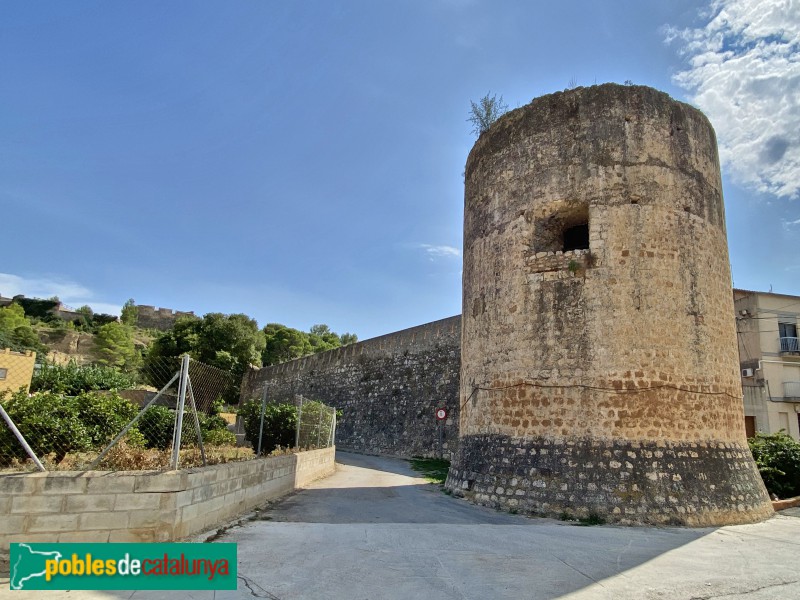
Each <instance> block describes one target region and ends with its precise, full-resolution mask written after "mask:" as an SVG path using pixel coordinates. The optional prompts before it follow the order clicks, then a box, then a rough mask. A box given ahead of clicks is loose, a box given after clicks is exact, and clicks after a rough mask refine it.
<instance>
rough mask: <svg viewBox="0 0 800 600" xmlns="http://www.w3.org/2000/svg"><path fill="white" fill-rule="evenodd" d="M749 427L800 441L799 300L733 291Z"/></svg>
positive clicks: (752, 432) (746, 291)
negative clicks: (784, 432)
mask: <svg viewBox="0 0 800 600" xmlns="http://www.w3.org/2000/svg"><path fill="white" fill-rule="evenodd" d="M733 301H734V307H735V310H736V331H737V333H738V339H739V361H740V367H741V371H742V389H743V392H744V414H745V429H746V430H747V435H748V437H750V436H753V435H755V433H756V431H762V432H764V433H775V432H777V431H780V430H784V431H786V433H788V434H789V435H791V436H792V437H793V438H795V439H798V440H800V345H798V328H800V297H798V296H787V295H785V294H773V293H769V292H753V291H748V290H736V289H735V290H733Z"/></svg>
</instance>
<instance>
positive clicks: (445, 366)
mask: <svg viewBox="0 0 800 600" xmlns="http://www.w3.org/2000/svg"><path fill="white" fill-rule="evenodd" d="M460 323H461V319H460V317H458V316H456V317H450V318H448V319H443V320H441V321H435V322H433V323H428V324H426V325H420V326H419V327H412V328H411V329H406V330H403V331H399V332H397V333H392V334H390V335H385V336H381V337H377V338H373V339H370V340H365V341H363V342H358V343H356V344H351V345H349V346H344V347H342V348H337V349H335V350H329V351H328V352H322V353H320V354H314V355H311V356H307V357H305V358H300V359H297V360H293V361H291V362H288V363H284V364H281V365H275V366H270V367H264V368H262V369H257V370H251V371H249V372H248V373H247V374H246V375H245V379H244V381H243V383H242V396H241V397H242V400H243V401H244V400H248V399H250V398H259V397H260V396H261V392H262V390H263V389H264V385H265V384H269V386H268V397H269V401H271V402H290V401H292V400H293V399H294V396H295V395H302V396H304V397H306V398H309V399H313V400H320V401H322V402H325V403H326V404H329V405H331V406H335V407H336V408H339V409H341V410H342V413H343V414H342V417H341V418H340V419H339V421H338V422H337V426H336V445H337V446H338V447H339V448H342V449H349V450H355V451H358V452H365V453H373V454H386V455H393V456H405V457H410V456H415V455H419V456H437V455H438V452H439V428H440V427H442V453H443V455H444V456H445V457H450V456H452V454H453V453H454V451H455V449H456V447H457V442H458V372H459V367H460V338H461V327H460ZM439 407H446V408H447V410H448V413H449V414H448V418H447V420H446V421H445V423H444V425H443V426H442V425H440V424H439V423H438V422H437V421H436V420H435V416H434V412H435V410H436V408H439Z"/></svg>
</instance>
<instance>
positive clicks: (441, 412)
mask: <svg viewBox="0 0 800 600" xmlns="http://www.w3.org/2000/svg"><path fill="white" fill-rule="evenodd" d="M436 418H437V419H439V420H440V421H444V420H445V419H446V418H447V409H444V408H437V409H436Z"/></svg>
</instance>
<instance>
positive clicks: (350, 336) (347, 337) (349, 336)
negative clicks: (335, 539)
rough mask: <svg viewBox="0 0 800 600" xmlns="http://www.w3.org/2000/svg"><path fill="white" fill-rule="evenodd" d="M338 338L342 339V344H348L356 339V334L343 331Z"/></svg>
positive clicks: (353, 342)
mask: <svg viewBox="0 0 800 600" xmlns="http://www.w3.org/2000/svg"><path fill="white" fill-rule="evenodd" d="M339 339H340V340H341V341H342V346H349V345H350V344H355V343H356V342H357V341H358V336H357V335H356V334H355V333H343V334H342V335H340V336H339Z"/></svg>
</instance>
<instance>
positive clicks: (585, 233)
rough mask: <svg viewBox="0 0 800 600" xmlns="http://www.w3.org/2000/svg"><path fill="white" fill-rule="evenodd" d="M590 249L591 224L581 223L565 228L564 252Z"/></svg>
mask: <svg viewBox="0 0 800 600" xmlns="http://www.w3.org/2000/svg"><path fill="white" fill-rule="evenodd" d="M588 249H589V224H588V223H581V224H579V225H573V226H572V227H568V228H567V229H565V230H564V252H567V251H569V250H588Z"/></svg>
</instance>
